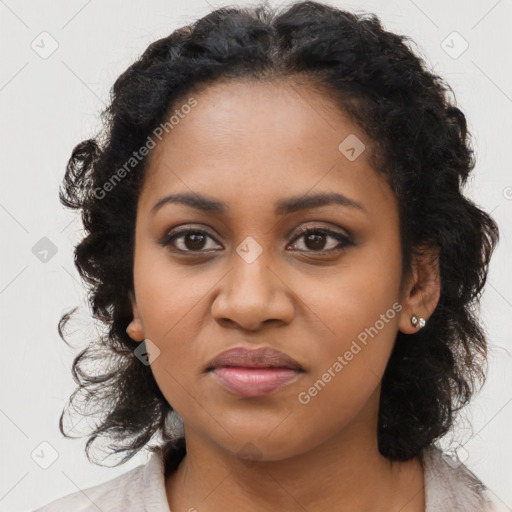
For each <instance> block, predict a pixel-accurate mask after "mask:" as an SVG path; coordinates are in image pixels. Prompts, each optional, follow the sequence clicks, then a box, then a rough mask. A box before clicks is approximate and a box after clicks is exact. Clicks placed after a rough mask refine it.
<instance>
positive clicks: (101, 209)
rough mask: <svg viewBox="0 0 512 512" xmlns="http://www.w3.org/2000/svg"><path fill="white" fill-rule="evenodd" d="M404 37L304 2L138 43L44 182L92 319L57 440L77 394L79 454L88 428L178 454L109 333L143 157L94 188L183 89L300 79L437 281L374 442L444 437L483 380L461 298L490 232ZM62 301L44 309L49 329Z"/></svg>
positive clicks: (115, 447)
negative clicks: (90, 420)
mask: <svg viewBox="0 0 512 512" xmlns="http://www.w3.org/2000/svg"><path fill="white" fill-rule="evenodd" d="M409 42H410V39H409V38H408V37H407V36H401V35H397V34H395V33H391V32H388V31H386V30H384V28H383V26H382V24H381V22H380V20H379V18H378V17H377V16H376V15H375V14H370V13H358V14H355V13H350V12H347V11H343V10H340V9H338V8H335V7H332V6H328V5H324V4H322V3H317V2H310V1H307V2H299V3H295V4H292V5H289V6H287V7H286V8H285V9H283V10H282V11H280V10H279V9H277V10H276V9H273V8H271V7H269V6H268V5H266V4H265V5H263V4H260V5H257V6H252V7H239V6H237V7H223V8H219V9H216V10H214V11H212V12H210V13H209V14H208V15H206V16H204V17H203V18H201V19H199V20H197V21H195V22H194V23H192V24H190V25H187V26H184V27H182V28H179V29H177V30H175V31H174V32H172V33H171V34H170V35H169V36H167V37H164V38H162V39H160V40H158V41H155V42H153V43H152V44H150V45H149V47H148V48H147V49H146V50H145V51H144V53H143V54H142V55H141V56H140V57H139V58H138V60H137V61H136V62H135V63H133V64H132V65H131V66H130V67H129V68H128V69H127V70H126V71H124V72H123V73H122V74H121V75H120V76H119V77H118V79H117V80H116V82H115V84H114V86H113V88H112V91H111V101H110V104H109V106H108V107H107V108H106V109H105V110H104V111H103V112H102V114H101V115H102V120H103V122H104V123H103V128H102V130H101V131H100V132H99V134H98V135H97V136H96V137H95V138H92V139H89V140H85V141H83V142H81V143H80V144H78V145H77V146H76V147H75V148H74V149H73V152H72V155H71V157H70V159H69V162H68V165H67V170H66V173H65V178H64V180H63V184H62V187H61V189H60V193H59V197H60V200H61V202H62V203H63V204H64V205H65V206H67V207H69V208H73V209H79V210H81V217H82V221H83V225H84V229H85V236H84V237H83V238H82V240H81V241H80V242H79V243H78V245H77V246H76V248H75V253H74V254H75V265H76V267H77V268H78V271H79V273H80V275H81V277H82V279H83V280H84V282H85V284H86V286H87V289H88V300H89V305H90V307H91V309H92V314H93V317H94V318H95V319H97V320H99V321H100V322H102V324H103V325H104V326H106V327H107V329H106V331H105V333H104V334H103V335H101V336H100V337H99V338H98V339H96V340H93V341H91V343H90V344H89V345H88V346H87V347H86V348H85V349H83V350H82V351H81V352H80V353H79V354H78V355H77V356H76V358H75V359H74V362H73V367H72V373H73V377H74V379H75V381H76V382H77V384H78V385H79V386H78V388H77V389H76V390H75V391H74V393H73V394H72V395H71V397H70V399H69V403H68V404H67V405H66V408H65V409H64V411H63V412H62V414H61V417H60V421H59V426H60V430H61V432H62V434H64V436H65V437H68V438H70V437H73V436H70V435H68V434H67V433H66V432H65V431H64V429H63V417H64V414H65V412H66V409H67V407H68V406H71V405H73V406H75V402H76V400H77V399H78V398H79V397H82V396H83V398H84V405H85V406H86V407H89V406H93V409H94V411H95V412H96V413H99V415H100V418H101V419H100V422H99V424H98V425H97V426H96V427H95V428H94V430H93V431H91V432H89V438H88V441H87V444H86V453H87V457H88V458H89V460H91V459H90V453H89V450H90V448H91V445H92V443H93V442H94V441H95V440H96V439H98V438H100V437H104V438H108V439H110V440H111V441H112V443H111V444H110V445H109V447H110V455H113V454H118V453H122V452H124V453H125V456H124V458H123V460H122V461H121V462H120V463H124V462H126V461H127V460H129V459H130V458H131V457H133V455H135V454H136V453H137V452H138V451H139V450H141V449H142V448H143V447H145V446H146V445H148V443H149V442H150V441H151V440H152V439H153V437H154V436H157V435H161V436H162V439H163V442H160V444H159V445H157V447H156V448H155V447H150V448H149V449H150V450H151V451H155V450H156V449H160V448H161V447H164V448H165V447H166V446H168V445H169V446H170V445H172V446H173V447H176V446H180V447H181V449H184V445H185V443H184V439H183V438H179V439H178V440H177V441H176V440H174V441H172V436H171V435H170V434H169V433H168V432H167V431H166V418H167V417H168V415H169V413H170V412H172V408H171V406H170V405H169V403H168V402H167V400H166V399H165V397H164V396H163V394H162V392H161V390H160V389H159V387H158V385H157V383H156V381H155V379H154V377H153V374H152V372H151V368H150V367H149V366H147V365H144V364H141V362H140V361H139V359H138V358H137V357H136V356H135V355H134V350H135V349H136V348H137V347H138V346H139V344H138V343H137V342H135V341H133V340H132V339H131V338H130V337H129V336H128V335H127V333H126V331H125V329H126V326H127V325H128V324H129V323H130V321H131V320H132V309H131V303H130V300H129V296H130V293H131V292H133V252H134V232H135V219H136V211H137V199H138V196H139V193H140V190H141V186H142V183H143V180H144V173H145V166H146V162H147V157H144V158H139V159H138V160H137V161H136V162H135V163H134V164H133V169H132V170H131V171H130V172H127V173H125V174H126V175H123V179H121V180H119V179H118V180H117V182H116V183H115V186H112V187H110V190H109V191H108V193H105V188H104V184H105V183H107V182H110V183H111V180H112V178H113V177H115V176H114V175H115V174H116V172H117V170H118V169H120V168H121V167H122V166H123V164H125V163H126V162H127V161H129V160H130V158H132V157H133V155H134V152H135V151H136V150H138V149H139V148H141V147H142V146H144V144H145V143H146V141H147V140H148V137H150V136H151V134H152V133H154V130H155V128H156V127H158V126H161V125H162V124H163V123H165V122H166V120H167V119H168V118H169V116H170V115H171V114H172V112H173V109H175V108H176V106H177V105H178V104H179V102H180V101H181V100H182V99H183V98H185V97H186V96H187V95H190V93H191V92H193V91H197V90H199V88H200V87H206V86H208V84H212V83H214V82H219V81H221V80H223V81H228V82H230V83H234V84H236V81H237V80H277V79H282V78H284V79H286V78H288V79H293V78H294V77H302V78H304V79H305V80H308V81H309V82H311V83H312V84H313V85H315V86H316V87H318V89H319V90H322V91H323V94H325V95H329V97H330V98H332V99H334V100H335V102H336V103H337V104H338V105H339V107H340V108H341V109H342V110H343V111H344V112H346V113H347V114H348V115H349V116H350V117H351V119H352V120H353V121H354V122H356V123H357V124H358V126H360V127H361V128H362V129H363V130H364V131H365V133H366V134H367V135H368V138H369V141H370V144H369V145H370V147H369V148H368V149H369V153H368V154H369V155H371V161H372V166H373V167H374V169H375V171H376V172H378V173H382V175H383V176H384V177H386V179H388V180H389V183H390V184H391V185H392V189H393V191H394V193H395V194H396V197H397V200H398V204H399V214H400V234H401V250H402V253H403V275H405V274H407V273H408V272H410V270H411V261H412V259H411V258H412V256H413V254H414V253H415V252H418V251H420V249H421V248H425V247H436V248H438V249H439V256H438V262H439V269H440V277H441V293H440V299H439V302H438V304H437V307H436V308H435V310H434V312H433V313H432V316H431V317H430V319H429V321H428V323H427V325H426V326H425V327H424V328H423V329H422V330H421V331H418V332H417V333H415V334H404V333H402V332H398V335H397V337H396V341H395V345H394V348H393V352H392V354H391V357H390V360H389V362H388V365H387V367H386V371H385V373H384V376H383V380H382V389H381V398H380V408H379V420H378V444H379V450H380V452H381V453H382V455H383V456H385V457H387V458H388V459H390V460H408V459H410V458H412V457H415V456H421V451H422V449H423V448H425V447H427V446H429V445H430V444H432V443H433V442H434V441H435V440H436V439H438V438H440V437H441V436H442V435H443V434H446V433H447V432H448V430H449V428H450V427H451V426H452V425H453V424H454V421H455V417H456V413H458V412H459V411H460V410H461V409H462V407H464V406H465V405H466V404H467V403H468V402H469V400H470V398H471V397H472V395H473V394H474V392H475V391H476V390H477V389H478V387H479V386H480V385H482V384H483V383H484V381H485V378H486V364H487V340H486V335H485V332H484V329H483V327H482V325H481V324H480V322H479V318H478V315H477V312H478V308H477V306H478V304H479V300H480V297H481V291H482V288H483V286H484V284H485V282H486V278H487V272H488V265H489V260H490V258H491V255H492V252H493V251H494V248H495V246H496V244H497V242H498V239H499V231H498V227H497V225H496V223H495V222H494V220H493V219H492V217H491V216H490V215H489V214H487V213H485V212H484V211H483V210H482V209H480V208H478V207H477V206H476V205H475V204H474V202H472V201H471V200H469V199H468V198H466V197H465V196H464V195H463V187H464V185H465V183H466V181H467V179H468V177H469V175H470V172H471V171H472V169H473V168H474V166H475V158H474V153H473V150H472V147H471V144H470V133H469V132H468V129H467V124H466V118H465V116H464V114H463V113H462V111H461V110H460V109H459V108H458V107H457V106H456V105H455V99H454V97H455V95H454V93H453V90H452V89H451V87H450V86H449V85H447V84H446V83H445V82H444V80H443V79H442V78H440V77H439V76H437V75H436V74H434V73H432V72H430V71H428V70H427V66H426V65H425V63H424V61H423V59H422V58H421V57H420V56H418V55H417V54H416V53H415V52H414V51H413V49H412V48H411V46H410V45H409V44H408V43H409ZM235 86H236V85H235ZM449 93H451V94H452V96H453V100H452V99H451V98H450V95H449ZM118 176H119V174H118ZM75 310H76V308H75V309H73V310H71V311H68V312H67V313H65V314H64V315H63V316H62V317H61V319H60V322H59V333H60V335H61V337H62V338H63V339H64V335H63V327H64V326H65V324H66V323H67V322H68V320H69V319H70V317H71V316H72V315H73V313H74V311H75ZM412 336H413V337H414V338H413V339H414V342H411V337H412ZM94 362H97V363H98V364H97V365H95V366H94V368H92V367H91V368H90V369H88V368H87V365H88V364H89V363H94ZM98 368H99V369H98ZM82 414H83V415H84V416H85V415H86V413H85V411H84V412H82ZM175 441H176V442H175ZM173 443H174V444H173Z"/></svg>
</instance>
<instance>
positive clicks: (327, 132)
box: [143, 79, 382, 202]
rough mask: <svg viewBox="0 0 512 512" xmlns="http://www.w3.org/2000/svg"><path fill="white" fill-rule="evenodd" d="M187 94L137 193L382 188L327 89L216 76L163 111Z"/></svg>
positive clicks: (358, 136) (358, 132) (359, 134)
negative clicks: (352, 152)
mask: <svg viewBox="0 0 512 512" xmlns="http://www.w3.org/2000/svg"><path fill="white" fill-rule="evenodd" d="M191 97H193V99H194V100H195V102H196V105H195V106H194V107H193V108H190V109H186V111H187V112H188V113H187V114H182V115H179V117H178V116H177V117H176V118H175V119H176V120H177V119H178V118H179V121H178V122H177V123H176V124H174V126H173V128H172V129H171V130H170V131H169V132H168V133H167V134H165V135H164V136H163V138H162V140H161V141H160V142H158V143H157V145H156V147H155V148H154V149H153V150H152V152H151V153H150V155H149V161H148V166H147V176H146V180H145V182H146V183H145V187H144V190H143V193H144V195H145V196H148V195H151V196H153V198H154V197H156V196H158V195H162V193H163V192H169V191H173V190H178V189H179V190H180V191H188V192H190V191H192V192H198V193H199V192H204V193H207V194H208V195H210V196H211V195H215V196H219V195H220V196H222V195H223V193H224V192H227V191H228V189H229V190H235V189H237V190H238V193H237V196H240V195H243V194H242V192H244V193H247V194H251V192H252V194H251V195H255V194H258V195H260V196H261V195H265V196H268V197H269V198H270V196H272V197H274V198H276V199H277V198H278V197H281V196H283V195H297V194H300V193H302V194H306V193H307V192H308V190H310V189H312V188H313V187H315V186H316V185H317V184H318V185H322V189H323V190H326V189H327V190H331V189H333V188H334V189H336V188H337V189H339V188H340V187H341V188H342V189H343V191H344V193H346V195H349V196H350V195H352V196H357V195H359V194H360V193H361V191H362V189H366V191H370V190H371V189H372V187H376V188H377V189H380V188H381V187H382V183H381V182H382V179H381V177H380V176H378V175H377V174H376V173H375V171H374V170H373V169H372V167H371V165H370V162H369V157H368V154H367V150H366V149H364V150H362V148H363V147H364V146H363V144H364V145H366V147H367V148H368V145H369V143H370V141H369V140H368V139H367V136H366V135H365V133H364V132H363V131H362V129H361V128H360V127H358V126H357V125H356V124H355V123H353V122H352V121H351V119H350V118H349V116H348V115H347V114H345V113H344V112H343V111H342V110H341V109H340V108H339V107H338V106H337V105H336V103H335V101H334V99H333V98H332V97H331V96H329V95H328V94H327V93H325V94H322V93H321V92H319V91H318V90H316V89H315V88H314V87H312V86H310V85H308V84H307V83H306V84H299V83H297V82H296V81H292V80H284V79H283V80H279V81H273V82H256V81H235V82H228V83H216V84H213V85H209V86H207V87H205V88H202V89H199V90H198V91H196V92H194V93H191V94H190V96H186V97H184V98H183V99H182V100H181V101H178V102H177V103H176V104H175V105H174V107H173V108H174V110H173V112H171V113H170V115H172V114H173V113H176V114H179V112H180V106H181V105H184V104H186V103H187V101H188V100H189V99H190V98H191ZM176 111H178V112H176ZM344 141H348V142H347V143H345V142H344ZM354 143H355V146H356V151H357V152H360V151H362V152H361V153H360V155H359V156H357V158H355V159H349V158H347V155H346V154H345V153H344V152H343V151H344V150H346V147H345V146H347V144H348V145H349V146H350V145H352V146H354ZM340 144H341V147H340ZM320 182H321V183H320ZM287 191H288V192H289V194H284V193H285V192H287ZM226 200H227V201H229V199H226ZM272 202H274V201H272Z"/></svg>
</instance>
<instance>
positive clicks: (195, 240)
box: [185, 233, 205, 251]
mask: <svg viewBox="0 0 512 512" xmlns="http://www.w3.org/2000/svg"><path fill="white" fill-rule="evenodd" d="M204 239H205V236H204V235H203V234H201V233H191V234H188V235H186V236H185V245H186V247H187V249H190V250H192V251H196V250H198V249H201V248H202V247H203V245H204ZM188 241H192V247H190V244H189V243H187V242H188ZM194 244H196V245H194Z"/></svg>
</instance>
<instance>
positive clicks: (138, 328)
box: [126, 291, 145, 341]
mask: <svg viewBox="0 0 512 512" xmlns="http://www.w3.org/2000/svg"><path fill="white" fill-rule="evenodd" d="M128 295H129V297H130V303H131V305H132V312H133V320H132V321H131V322H130V323H129V324H128V327H127V328H126V332H127V333H128V336H130V338H132V340H134V341H144V338H145V337H144V326H143V325H142V320H141V317H140V313H139V308H138V307H137V302H136V301H135V297H134V295H133V292H132V291H130V292H129V294H128Z"/></svg>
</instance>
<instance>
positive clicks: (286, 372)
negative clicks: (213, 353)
mask: <svg viewBox="0 0 512 512" xmlns="http://www.w3.org/2000/svg"><path fill="white" fill-rule="evenodd" d="M205 371H206V372H207V373H208V374H210V375H211V376H212V377H213V378H214V379H215V381H216V382H217V383H218V384H220V385H221V386H222V387H223V388H224V389H225V390H226V391H228V392H230V393H231V394H234V395H237V396H241V397H261V396H265V395H267V394H270V393H272V392H275V391H277V390H279V389H282V388H284V387H285V386H287V385H289V384H291V383H292V382H294V381H295V380H297V378H298V377H299V376H300V375H301V374H302V373H304V369H303V368H302V367H301V365H300V364H299V363H298V362H297V361H295V360H294V359H292V358H291V357H290V356H288V355H286V354H284V353H283V352H280V351H278V350H275V349H273V348H270V347H264V348H259V349H247V348H245V347H235V348H233V349H230V350H227V351H224V352H222V353H221V354H220V355H219V356H217V357H216V358H215V359H214V360H213V361H211V362H210V363H209V364H208V366H207V368H206V370H205Z"/></svg>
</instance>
